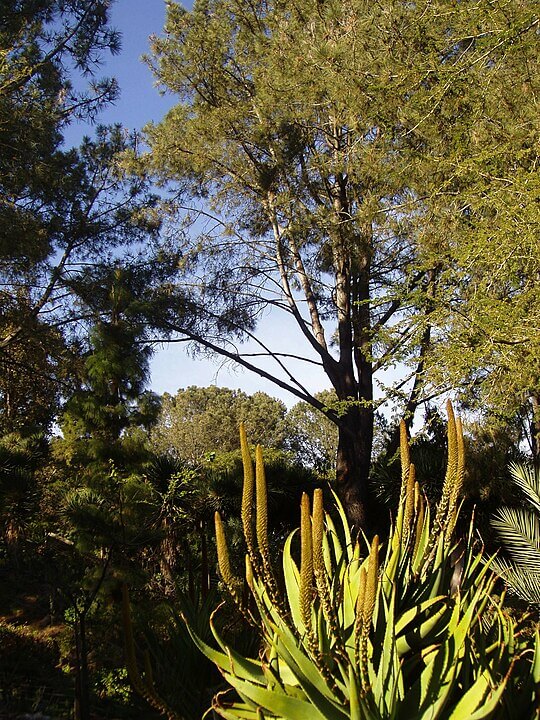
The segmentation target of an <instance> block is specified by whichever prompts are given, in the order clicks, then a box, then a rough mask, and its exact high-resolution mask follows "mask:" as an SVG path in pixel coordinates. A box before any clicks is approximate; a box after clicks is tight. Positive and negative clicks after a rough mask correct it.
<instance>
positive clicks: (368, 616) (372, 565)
mask: <svg viewBox="0 0 540 720" xmlns="http://www.w3.org/2000/svg"><path fill="white" fill-rule="evenodd" d="M378 582H379V536H378V535H375V537H374V538H373V540H372V541H371V549H370V551H369V562H368V569H367V577H366V593H365V596H364V608H363V613H362V615H363V622H364V632H365V633H368V632H369V626H370V624H371V620H372V618H373V612H374V610H375V600H376V598H377V585H378Z"/></svg>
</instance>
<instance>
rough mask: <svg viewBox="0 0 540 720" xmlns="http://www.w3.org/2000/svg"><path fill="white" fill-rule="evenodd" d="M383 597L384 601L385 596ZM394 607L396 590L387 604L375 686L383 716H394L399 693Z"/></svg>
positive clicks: (375, 694) (374, 689) (375, 693)
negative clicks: (384, 629)
mask: <svg viewBox="0 0 540 720" xmlns="http://www.w3.org/2000/svg"><path fill="white" fill-rule="evenodd" d="M382 597H383V602H384V596H382ZM385 605H386V603H385ZM394 608H395V591H394V592H393V594H392V597H391V599H390V604H389V606H388V607H386V606H385V619H386V631H385V634H384V639H383V643H382V651H381V659H380V663H379V668H378V672H377V680H376V683H375V686H374V688H373V694H374V696H375V698H378V699H379V700H378V706H379V711H380V713H381V715H382V716H383V717H392V715H393V711H394V706H395V703H396V699H397V697H398V694H399V693H398V689H399V674H400V666H399V658H398V655H397V652H396V639H395V622H394Z"/></svg>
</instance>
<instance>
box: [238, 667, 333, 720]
mask: <svg viewBox="0 0 540 720" xmlns="http://www.w3.org/2000/svg"><path fill="white" fill-rule="evenodd" d="M227 680H228V682H229V683H230V684H231V685H232V686H233V687H234V688H235V689H236V690H237V692H238V693H239V694H240V696H241V697H243V698H244V699H246V700H248V701H251V702H253V703H254V704H255V705H256V706H260V707H261V708H263V709H264V710H269V711H270V712H271V713H274V714H275V715H277V716H278V717H283V718H287V720H347V715H346V714H345V713H344V712H341V711H339V710H338V709H337V708H334V707H333V706H332V705H331V704H330V703H328V701H327V700H326V699H325V698H323V697H322V696H320V697H317V695H316V693H315V694H314V695H315V701H314V697H313V696H311V697H310V698H309V701H307V700H301V699H300V698H297V697H291V696H289V695H282V694H278V693H275V692H273V691H272V690H268V689H267V688H263V687H261V686H260V685H256V684H253V683H250V682H247V681H245V680H241V679H240V678H237V677H235V676H227ZM319 704H320V706H321V707H319Z"/></svg>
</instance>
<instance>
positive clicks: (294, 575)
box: [283, 531, 306, 632]
mask: <svg viewBox="0 0 540 720" xmlns="http://www.w3.org/2000/svg"><path fill="white" fill-rule="evenodd" d="M295 534H296V531H295V532H292V533H291V534H290V535H289V537H288V538H287V540H286V541H285V546H284V548H283V576H284V580H285V589H286V592H287V599H288V601H289V608H290V610H291V615H292V619H293V623H294V624H295V626H296V628H297V629H298V631H299V632H305V629H306V628H305V625H304V623H303V621H302V613H301V612H300V572H299V570H298V567H297V565H296V563H295V562H294V560H293V559H292V556H291V544H292V541H293V538H294V535H295Z"/></svg>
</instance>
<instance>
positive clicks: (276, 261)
mask: <svg viewBox="0 0 540 720" xmlns="http://www.w3.org/2000/svg"><path fill="white" fill-rule="evenodd" d="M537 28H538V16H537V7H536V4H535V3H533V2H527V1H526V0H523V1H521V2H516V3H513V4H512V8H511V9H510V8H508V6H507V4H506V3H504V2H493V1H492V0H485V2H484V1H482V2H478V3H475V4H474V6H464V5H463V4H459V3H457V4H456V3H454V2H452V1H451V0H437V2H432V1H431V0H429V2H420V3H413V4H403V3H402V2H397V1H396V2H394V1H393V0H389V1H385V2H384V3H369V2H364V0H348V1H347V2H342V1H339V2H338V1H337V0H336V1H335V2H333V1H331V2H325V3H324V6H321V4H320V3H319V2H315V0H313V2H312V1H311V0H304V1H303V2H302V3H300V4H295V5H294V6H293V7H289V6H288V5H287V4H284V3H280V2H271V3H263V4H255V5H249V6H247V7H246V5H245V3H243V2H238V1H237V0H213V1H212V2H208V1H207V0H204V1H201V2H195V4H194V7H193V10H192V11H187V10H185V9H184V8H182V7H181V6H180V5H179V4H177V3H170V4H169V6H168V17H167V24H166V35H165V37H163V38H156V39H155V41H154V44H153V55H152V57H151V58H150V63H151V65H152V67H153V69H154V71H155V74H156V77H157V79H158V81H159V82H160V83H161V84H162V86H163V87H164V88H165V89H167V90H169V91H171V92H172V93H174V94H175V95H176V96H177V97H178V104H177V106H176V107H175V108H173V110H171V111H170V112H169V113H168V115H167V116H166V118H165V119H164V120H163V121H162V122H161V123H159V124H157V125H155V126H150V127H148V128H147V138H148V141H149V143H150V145H151V152H150V153H149V154H148V156H147V157H146V158H145V162H144V163H143V167H144V170H145V171H146V170H148V169H150V170H153V171H154V172H155V173H156V175H157V177H158V178H160V179H161V180H163V181H167V180H170V181H173V183H175V193H176V196H177V197H178V198H179V204H180V205H181V206H182V207H185V206H186V205H188V206H189V207H192V209H193V211H192V212H191V213H189V215H188V218H187V220H188V222H189V219H190V218H197V217H199V216H198V210H199V209H200V205H201V198H204V203H205V212H206V213H208V212H209V210H208V209H207V208H208V206H209V208H210V212H212V213H213V214H214V216H215V219H213V220H212V222H211V223H209V226H208V228H205V229H204V230H203V231H202V232H198V226H197V228H196V231H195V232H192V233H191V234H188V236H187V237H186V241H185V243H184V245H183V252H184V254H185V257H186V258H189V259H190V261H189V262H186V264H185V269H186V276H187V281H188V282H189V284H190V287H191V292H190V297H191V300H192V302H193V303H195V305H196V307H197V309H198V312H197V322H196V323H195V324H193V323H191V324H190V325H189V326H187V325H186V324H185V323H182V322H181V321H176V322H175V323H174V326H175V328H176V330H177V332H178V333H180V334H181V335H183V336H186V337H188V338H191V339H192V340H194V341H195V342H196V343H198V344H199V345H202V346H204V347H206V348H209V349H210V350H213V351H215V352H218V353H221V354H223V355H225V356H226V357H229V358H233V359H235V360H236V361H237V362H239V363H240V364H242V365H243V366H244V367H246V368H250V369H255V371H258V372H259V373H260V374H265V376H266V377H267V376H268V374H270V376H271V377H272V378H273V379H274V381H275V382H277V383H278V384H280V385H281V387H286V388H288V389H289V390H290V391H291V392H292V393H293V394H295V395H296V396H297V397H299V398H300V399H301V400H303V401H305V402H308V403H309V404H311V405H312V406H313V407H315V408H316V409H319V410H322V411H323V412H325V413H326V415H327V417H328V418H329V419H331V420H332V421H333V422H334V423H335V424H336V426H337V428H338V436H339V438H338V450H337V464H336V473H337V485H336V487H337V489H338V492H339V494H340V496H341V498H342V500H343V502H344V505H345V506H346V508H347V512H348V513H349V516H350V517H351V518H353V519H354V520H355V521H356V522H357V523H360V524H365V523H366V522H367V516H366V512H368V510H367V509H368V508H369V507H370V497H369V491H368V485H367V476H368V472H369V465H370V460H371V451H372V436H373V421H374V410H375V408H376V405H377V402H376V401H374V382H375V377H376V376H377V377H378V376H379V374H380V373H384V371H385V370H388V369H390V368H393V367H395V366H396V364H397V363H400V364H401V366H402V367H408V368H409V370H410V381H409V383H405V382H404V381H403V379H402V378H400V379H399V381H398V382H396V383H389V382H387V380H386V378H385V376H384V374H383V376H382V379H381V381H380V386H381V387H382V389H383V393H384V396H385V397H386V398H390V399H392V400H393V401H394V402H395V403H397V404H398V405H399V406H400V411H399V413H398V414H399V415H405V417H406V418H407V422H409V421H410V419H411V418H412V417H413V416H414V413H415V411H416V409H417V407H418V405H419V404H420V403H422V402H423V401H425V400H426V398H428V397H430V396H432V395H433V394H435V395H436V394H438V393H440V392H442V391H444V390H446V389H448V387H449V384H450V386H451V387H452V386H456V385H458V384H461V386H462V388H463V393H464V395H465V393H466V395H467V400H468V402H469V403H471V404H472V403H473V402H476V404H477V407H478V406H480V407H485V405H482V403H486V402H487V403H488V404H489V405H488V408H487V409H488V410H489V409H492V410H493V409H495V410H496V411H497V412H498V413H499V414H500V413H504V414H505V415H506V416H507V417H511V416H512V414H513V413H515V412H516V411H518V410H519V409H520V408H521V407H523V406H524V405H526V404H527V403H532V404H533V407H534V408H535V410H534V412H535V416H534V418H533V423H532V434H533V436H535V437H536V435H537V432H538V426H537V423H538V405H537V403H536V399H535V398H537V395H538V378H539V376H538V362H537V355H538V353H537V333H536V332H535V328H537V326H538V297H537V296H538V293H537V292H536V285H537V282H538V270H539V268H538V253H537V252H536V244H537V235H538V219H537V207H536V205H535V200H534V198H535V197H536V194H537V179H536V165H537V161H538V150H537V148H538V137H539V135H538V132H539V125H538V112H537V110H538V108H537V102H538V99H537V98H538V89H539V88H538V77H537V73H535V72H534V70H533V68H535V67H536V65H537V63H538V52H539V51H538V43H537ZM494 148H495V150H494ZM494 248H495V249H494ZM498 277H500V278H501V282H498V281H496V280H495V278H498ZM503 278H504V281H503ZM270 307H271V308H272V311H273V312H272V317H275V316H276V314H277V313H278V312H282V313H284V314H285V318H286V320H287V322H289V323H291V324H292V325H293V326H296V327H297V330H298V342H297V343H296V344H295V348H294V351H291V350H290V348H281V347H280V346H279V343H276V344H275V345H271V346H268V344H266V343H264V342H263V341H260V342H259V344H258V348H257V350H256V352H255V353H254V354H253V353H251V352H249V353H247V354H246V355H244V354H243V353H242V350H241V349H240V350H235V349H234V348H233V349H231V347H230V346H229V345H228V344H227V342H226V341H227V338H230V337H231V336H232V337H237V336H240V337H244V338H247V337H249V338H251V339H253V340H254V341H255V342H257V341H258V340H257V339H258V336H257V332H256V328H257V324H258V322H259V320H261V319H263V313H264V310H265V309H266V308H270ZM257 355H259V356H260V355H265V356H268V357H270V358H272V360H273V361H274V363H275V364H274V370H270V371H268V370H266V367H267V366H265V368H264V370H261V369H260V368H258V366H257V365H256V360H255V358H256V356H257ZM299 356H301V357H303V358H304V359H305V360H306V361H310V362H313V361H315V362H317V363H318V364H319V365H320V366H321V367H322V368H323V369H324V371H325V373H326V374H327V376H328V380H329V383H330V384H331V385H332V387H333V388H334V391H335V393H336V395H337V397H338V400H339V401H341V402H342V407H341V411H340V412H337V413H336V412H333V411H332V410H331V409H328V408H326V410H325V405H324V403H321V402H320V401H319V399H318V398H317V397H315V396H314V395H313V394H311V393H309V392H308V391H307V390H306V389H305V387H304V386H303V385H302V382H301V373H299V372H297V371H296V372H295V371H294V370H289V369H288V363H289V362H290V361H292V360H293V359H294V360H297V359H298V357H299ZM291 367H292V366H291ZM465 387H467V391H465ZM508 387H512V388H513V391H512V392H511V393H508V392H507V388H508ZM470 388H472V391H471V390H470ZM535 403H536V404H535ZM537 445H538V444H537V443H536V445H535V447H537Z"/></svg>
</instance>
